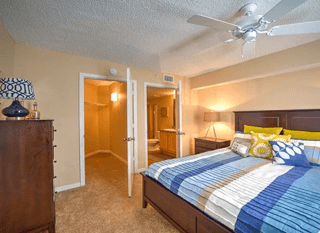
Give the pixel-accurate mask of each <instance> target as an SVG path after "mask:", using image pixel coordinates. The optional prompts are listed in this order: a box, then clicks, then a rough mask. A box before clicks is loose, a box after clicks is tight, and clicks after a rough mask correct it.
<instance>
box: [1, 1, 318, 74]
mask: <svg viewBox="0 0 320 233" xmlns="http://www.w3.org/2000/svg"><path fill="white" fill-rule="evenodd" d="M0 2H1V7H0V19H1V20H2V21H3V22H4V24H5V25H6V27H7V28H8V30H9V31H10V33H11V35H12V36H13V37H14V39H15V40H16V42H18V43H22V44H27V45H31V46H35V47H40V48H45V49H50V50H56V51H61V52H67V53H72V54H78V55H83V56H89V57H94V58H98V59H106V60H109V61H114V62H118V63H121V64H127V65H135V66H139V67H145V68H153V69H156V70H161V71H163V72H168V73H173V74H180V75H187V76H194V75H196V74H199V73H204V72H208V71H212V70H216V69H220V68H223V67H226V66H230V65H233V64H237V63H240V62H243V61H245V59H243V58H241V40H238V41H237V42H236V43H233V44H225V43H223V42H224V41H225V40H226V39H229V38H232V37H231V35H230V34H229V33H226V32H223V31H218V30H213V29H208V28H205V27H202V26H197V25H192V24H188V23H187V22H186V21H187V19H188V18H189V17H191V16H193V15H194V14H202V15H205V16H209V17H213V18H217V19H220V20H225V21H228V22H231V23H236V22H237V21H238V20H240V19H241V18H242V16H241V14H240V13H239V9H240V8H241V7H242V6H243V5H245V4H247V3H250V2H255V3H257V5H258V9H257V11H256V13H257V14H264V13H266V12H267V11H268V10H269V9H271V8H272V7H273V6H275V5H276V4H277V3H278V2H279V0H237V1H234V0H225V1H221V0H130V1H129V0H108V1H105V0H94V1H92V0H26V1H21V0H1V1H0ZM319 12H320V1H319V0H309V1H307V2H306V3H304V4H302V5H301V6H299V7H298V8H296V9H294V10H293V11H291V12H289V13H288V14H286V15H285V16H284V17H282V18H281V19H280V20H278V21H277V22H276V23H274V24H272V25H271V26H274V25H281V24H288V23H297V22H306V21H315V20H320V16H319ZM271 26H270V27H271ZM318 39H320V34H311V35H299V36H279V37H268V36H265V35H259V36H258V38H257V48H256V55H255V57H254V58H256V57H260V56H264V55H266V54H270V53H274V52H277V51H280V50H284V49H287V48H290V47H294V46H298V45H301V44H304V43H308V42H310V41H314V40H318ZM250 59H252V57H251V58H250Z"/></svg>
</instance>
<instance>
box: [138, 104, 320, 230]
mask: <svg viewBox="0 0 320 233" xmlns="http://www.w3.org/2000/svg"><path fill="white" fill-rule="evenodd" d="M234 113H235V130H236V131H243V126H244V125H254V126H260V127H283V128H285V129H291V130H302V131H317V132H319V131H320V109H314V110H277V111H237V112H234ZM142 175H143V197H142V207H143V208H146V207H147V205H148V203H149V204H150V205H151V206H152V207H153V208H155V209H156V210H157V211H158V212H159V213H160V214H161V215H162V216H163V217H164V218H165V219H167V220H168V221H169V222H170V223H171V224H172V225H173V226H174V227H175V228H177V229H178V230H179V231H180V232H194V233H209V232H217V233H219V232H233V231H232V230H231V229H229V228H227V227H226V226H224V225H223V224H221V223H220V222H218V221H217V220H214V219H213V218H212V217H209V215H207V214H206V213H204V212H202V211H200V210H199V209H198V208H196V207H195V206H193V205H191V204H190V203H188V202H187V201H185V200H184V199H182V198H181V197H179V196H177V195H176V194H174V193H172V192H171V191H170V190H168V189H166V188H165V187H164V186H163V185H162V184H160V183H159V182H157V181H156V180H154V179H152V178H150V177H148V176H146V175H144V174H143V173H142Z"/></svg>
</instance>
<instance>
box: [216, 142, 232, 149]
mask: <svg viewBox="0 0 320 233" xmlns="http://www.w3.org/2000/svg"><path fill="white" fill-rule="evenodd" d="M228 146H230V141H227V142H221V143H219V147H218V148H225V147H228Z"/></svg>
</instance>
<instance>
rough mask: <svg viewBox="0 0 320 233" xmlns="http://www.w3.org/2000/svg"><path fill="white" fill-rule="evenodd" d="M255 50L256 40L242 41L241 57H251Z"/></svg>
mask: <svg viewBox="0 0 320 233" xmlns="http://www.w3.org/2000/svg"><path fill="white" fill-rule="evenodd" d="M255 48H256V40H252V41H250V42H248V41H244V42H243V45H242V57H243V58H247V57H251V56H253V55H254V53H255Z"/></svg>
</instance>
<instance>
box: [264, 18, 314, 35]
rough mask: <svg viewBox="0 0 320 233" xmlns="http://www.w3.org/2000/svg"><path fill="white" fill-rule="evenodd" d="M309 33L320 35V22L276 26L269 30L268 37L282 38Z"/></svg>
mask: <svg viewBox="0 0 320 233" xmlns="http://www.w3.org/2000/svg"><path fill="white" fill-rule="evenodd" d="M308 33H320V21H313V22H306V23H295V24H286V25H280V26H275V27H273V28H271V29H270V30H269V32H268V33H267V35H268V36H282V35H296V34H308Z"/></svg>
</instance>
